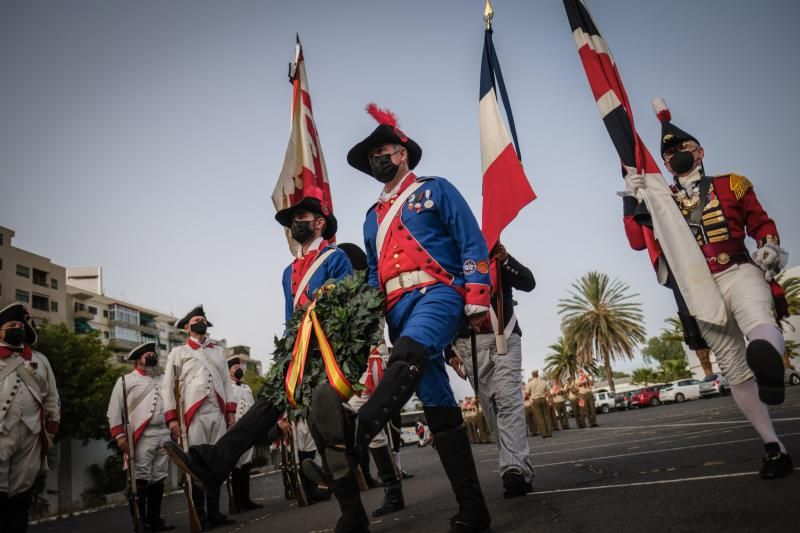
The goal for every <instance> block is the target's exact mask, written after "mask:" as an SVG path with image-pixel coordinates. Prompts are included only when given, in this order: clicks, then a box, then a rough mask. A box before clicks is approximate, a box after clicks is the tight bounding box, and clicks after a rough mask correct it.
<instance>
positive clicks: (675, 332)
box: [661, 315, 714, 376]
mask: <svg viewBox="0 0 800 533" xmlns="http://www.w3.org/2000/svg"><path fill="white" fill-rule="evenodd" d="M664 322H666V323H667V329H664V330H663V332H662V334H661V335H662V337H663V338H664V340H672V341H678V342H681V343H683V342H684V338H683V324H682V323H681V319H680V318H678V316H677V315H675V316H671V317H669V318H668V319H666V320H665V321H664ZM694 353H695V355H697V359H698V360H699V361H700V366H701V367H702V368H703V374H705V375H706V376H707V375H709V374H713V373H714V369H713V368H712V367H711V350H709V349H708V348H702V349H700V350H695V351H694Z"/></svg>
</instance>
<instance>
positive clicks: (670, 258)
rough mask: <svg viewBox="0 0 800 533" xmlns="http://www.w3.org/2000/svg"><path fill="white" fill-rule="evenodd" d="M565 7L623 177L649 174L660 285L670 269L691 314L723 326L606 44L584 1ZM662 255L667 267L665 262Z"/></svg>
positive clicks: (713, 289) (718, 301) (651, 241)
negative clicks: (664, 262) (640, 136)
mask: <svg viewBox="0 0 800 533" xmlns="http://www.w3.org/2000/svg"><path fill="white" fill-rule="evenodd" d="M564 8H565V9H566V11H567V19H568V20H569V25H570V29H571V30H572V37H573V38H574V39H575V45H576V46H577V47H578V55H579V56H580V58H581V63H583V68H584V70H585V71H586V77H587V78H588V79H589V86H590V87H591V90H592V94H593V96H594V99H595V101H596V102H597V106H598V107H599V108H600V115H601V116H602V117H603V123H604V124H605V126H606V129H607V130H608V134H609V135H610V136H611V141H612V142H613V143H614V148H616V150H617V154H618V155H619V158H620V161H621V163H622V173H623V176H625V175H628V174H630V173H637V174H644V176H645V180H646V184H647V186H646V188H645V189H643V190H642V189H640V190H639V198H640V200H642V201H644V203H645V204H646V206H647V209H648V211H649V213H650V217H651V219H652V223H653V224H652V225H653V228H652V230H651V229H650V228H647V227H645V228H644V231H645V237H646V240H647V245H648V251H649V252H650V259H651V261H652V262H653V266H654V267H655V268H656V271H657V272H658V273H659V281H661V282H662V283H664V282H665V281H666V275H665V272H666V268H667V265H668V266H669V267H671V269H672V273H673V275H674V277H675V281H676V283H677V284H678V288H679V290H680V292H681V295H682V296H683V298H684V299H685V300H686V305H687V307H688V308H689V312H690V313H691V314H692V316H694V317H695V318H697V319H698V320H702V321H705V322H709V323H711V324H720V325H721V324H724V323H725V321H726V318H725V306H724V304H723V302H722V295H721V294H720V292H719V288H718V287H717V284H716V283H715V282H714V279H713V278H712V277H711V274H710V272H709V270H708V266H707V264H706V261H705V258H704V257H703V254H702V253H701V251H700V248H699V247H698V246H697V243H696V241H695V238H694V236H693V235H692V232H691V230H690V229H689V226H688V224H686V221H685V220H684V219H683V215H681V213H680V211H679V210H678V207H677V205H676V204H675V202H674V201H673V199H672V193H671V191H670V189H669V187H667V184H666V182H665V181H664V178H663V176H662V175H661V172H660V171H659V169H658V165H657V164H656V162H655V160H654V159H653V156H651V155H650V152H649V151H648V150H647V148H646V147H645V145H644V143H643V142H642V140H641V139H640V138H639V134H638V133H636V127H635V125H634V122H633V111H632V109H631V105H630V102H629V101H628V95H627V93H626V92H625V87H624V86H623V85H622V80H621V79H620V76H619V72H618V71H617V65H616V63H615V62H614V57H613V56H612V55H611V50H610V49H609V47H608V43H606V41H605V39H603V37H602V36H601V35H600V30H598V29H597V25H595V23H594V20H593V19H592V16H591V14H590V13H589V10H588V9H587V7H586V5H585V3H584V2H583V0H564ZM662 254H663V259H664V260H665V261H666V264H662V263H661V260H662Z"/></svg>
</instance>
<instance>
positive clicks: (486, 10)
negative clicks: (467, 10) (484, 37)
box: [483, 0, 494, 30]
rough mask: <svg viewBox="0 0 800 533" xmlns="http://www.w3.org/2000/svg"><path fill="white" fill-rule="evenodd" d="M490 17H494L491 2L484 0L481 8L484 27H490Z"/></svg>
mask: <svg viewBox="0 0 800 533" xmlns="http://www.w3.org/2000/svg"><path fill="white" fill-rule="evenodd" d="M492 17H494V11H493V10H492V3H491V2H490V1H489V0H486V7H485V8H484V9H483V20H485V21H486V29H487V30H491V29H492Z"/></svg>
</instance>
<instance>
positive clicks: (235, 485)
mask: <svg viewBox="0 0 800 533" xmlns="http://www.w3.org/2000/svg"><path fill="white" fill-rule="evenodd" d="M241 478H242V470H241V469H240V468H234V469H233V470H231V475H230V478H228V481H227V482H226V483H229V484H230V489H229V490H230V494H229V495H228V514H237V513H241V512H242V511H244V507H243V505H242V503H243V500H242V494H241V486H242V484H241Z"/></svg>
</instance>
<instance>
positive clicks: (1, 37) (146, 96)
mask: <svg viewBox="0 0 800 533" xmlns="http://www.w3.org/2000/svg"><path fill="white" fill-rule="evenodd" d="M493 4H494V8H495V19H494V42H495V46H496V48H497V53H498V55H499V58H500V62H501V65H502V68H503V74H504V77H505V81H506V84H507V86H508V91H509V96H510V99H511V105H512V109H513V111H514V117H515V121H516V126H517V132H518V136H519V141H520V145H521V151H522V156H523V163H524V165H525V168H526V171H527V174H528V177H529V179H530V180H531V183H532V184H533V187H534V190H535V191H536V193H537V195H538V197H539V198H538V199H537V200H536V201H535V202H533V203H532V204H531V205H529V206H528V207H526V208H525V209H524V210H523V212H522V213H521V214H520V216H519V217H518V218H517V220H515V221H514V222H513V223H512V225H511V226H510V227H509V228H508V229H507V230H506V231H505V232H504V233H503V236H502V240H503V242H504V243H505V244H506V246H507V248H508V250H509V251H510V252H511V254H512V255H514V256H515V257H516V258H518V259H519V260H520V261H521V262H522V263H524V264H525V265H527V266H528V267H530V268H531V270H532V271H533V273H534V275H535V277H536V280H537V287H536V289H535V290H534V291H533V292H532V293H530V294H526V293H520V294H517V296H516V300H517V301H518V303H519V305H518V307H517V315H518V317H519V321H520V324H521V326H522V329H523V332H524V334H523V368H524V369H525V370H526V372H530V370H531V369H533V368H541V367H542V365H543V361H544V358H545V356H546V355H547V354H548V346H549V345H550V344H552V343H553V342H554V341H555V340H556V339H557V337H558V336H559V333H560V324H559V318H558V314H557V304H558V300H559V299H560V298H564V297H566V296H567V295H568V290H569V289H570V285H571V283H573V282H574V281H575V280H577V279H578V278H579V277H580V276H582V275H583V274H585V273H586V272H588V271H591V270H599V271H603V272H606V273H608V274H609V275H610V276H611V277H613V278H619V279H621V280H623V281H624V282H625V283H627V284H628V285H629V286H630V289H631V292H632V293H635V294H636V295H637V296H636V298H637V300H638V301H640V302H641V304H642V306H643V309H644V313H645V326H646V328H647V332H648V335H651V336H652V335H657V334H658V333H659V331H660V330H661V329H662V327H663V326H664V320H665V319H666V318H667V317H669V316H671V315H673V314H674V312H675V303H674V300H673V299H672V297H671V294H670V293H669V291H667V290H666V289H664V288H662V287H660V286H659V285H658V284H657V283H656V280H655V276H654V273H653V271H652V269H651V268H650V266H649V265H648V260H647V257H646V256H645V255H644V254H643V253H639V252H635V251H633V250H631V249H630V248H629V247H628V244H627V241H626V239H625V236H624V233H623V228H622V205H621V201H620V199H619V198H618V197H617V195H616V191H618V190H621V189H622V187H623V182H622V180H621V179H620V171H619V161H618V159H617V156H616V153H615V151H614V149H613V146H612V144H611V142H610V140H609V138H608V135H607V133H606V131H605V128H604V127H603V124H602V121H601V119H600V116H599V113H598V110H597V107H596V105H595V103H594V101H593V99H592V97H591V93H590V92H589V87H588V83H587V81H586V77H585V74H584V72H583V69H582V67H581V65H580V62H579V60H578V55H577V52H576V49H575V44H574V41H573V39H572V36H571V33H570V31H569V25H568V23H567V19H566V15H565V13H564V8H563V5H562V2H561V1H559V0H548V1H537V2H530V1H524V0H520V1H504V0H497V1H495V2H494V3H493ZM588 5H589V8H590V9H591V11H592V14H593V16H594V18H595V21H596V22H597V24H598V26H599V27H600V28H601V31H602V32H603V34H604V36H605V38H606V40H607V41H608V43H609V45H610V47H611V50H612V52H613V54H614V56H615V59H616V61H617V64H618V67H619V70H620V73H621V76H622V79H623V82H624V83H625V86H626V89H627V91H628V95H629V98H630V100H631V103H632V107H633V110H634V115H635V120H636V124H637V129H638V131H639V133H640V135H641V136H642V138H643V139H644V140H645V142H646V144H647V145H648V147H649V148H650V149H651V151H653V150H655V152H657V151H658V138H659V132H660V126H659V124H658V122H657V120H656V118H655V116H654V115H653V113H652V110H651V108H650V101H651V99H652V98H653V97H654V96H663V97H665V98H666V100H667V102H668V103H669V104H670V107H671V109H672V116H673V121H674V123H675V124H676V125H678V126H679V127H681V128H682V129H684V130H686V131H688V132H690V133H692V134H693V135H694V136H695V137H697V138H698V139H699V140H700V141H701V143H702V144H703V146H704V148H705V153H706V158H705V166H706V169H707V170H708V172H710V173H712V174H721V173H727V172H737V173H739V174H744V175H746V176H748V177H749V178H750V180H751V181H752V182H753V183H754V186H755V190H756V192H757V193H758V195H759V197H760V199H761V201H762V203H763V205H764V206H765V207H766V209H767V211H768V212H769V214H770V215H771V216H772V217H773V218H774V219H775V220H776V222H777V223H778V227H779V230H780V231H781V233H782V241H783V245H784V247H785V248H786V249H787V250H789V251H790V253H793V254H794V255H793V256H790V265H796V264H798V260H797V257H798V254H800V235H799V234H798V232H797V231H796V230H797V229H798V228H799V227H800V216H799V215H798V210H797V199H798V198H800V180H798V179H797V177H796V176H795V174H794V172H795V170H794V166H795V164H796V163H795V162H794V157H795V156H796V154H797V152H798V149H800V143H799V142H798V140H800V139H799V136H798V133H797V126H798V124H800V110H799V109H798V104H797V96H796V94H797V87H798V86H799V85H800V84H799V83H798V82H799V81H800V80H798V77H800V56H798V54H797V53H796V42H795V41H794V40H793V37H794V35H795V34H796V24H795V21H796V20H798V18H800V3H798V2H794V1H791V0H766V1H764V2H751V1H749V0H707V1H704V2H696V1H693V0H673V1H670V2H664V1H663V0H662V1H655V0H602V1H601V0H594V1H590V2H588ZM483 7H484V0H469V1H467V0H441V1H437V2H430V1H422V0H406V1H404V2H375V1H367V0H363V1H362V0H354V1H337V2H327V1H322V0H320V1H304V0H293V1H291V2H285V1H281V2H278V1H275V2H267V1H239V0H231V1H228V2H218V1H207V0H171V1H170V2H163V1H155V0H143V1H139V2H127V1H122V0H79V1H78V0H76V1H72V2H56V1H41V0H4V1H3V2H2V3H0V72H1V73H2V83H0V187H2V188H1V189H0V191H2V192H0V225H4V226H7V227H10V228H12V229H14V230H15V231H16V237H15V245H16V246H18V247H21V248H24V249H27V250H30V251H33V252H36V253H39V254H41V255H45V256H47V257H50V258H51V259H52V260H53V261H54V262H56V263H58V264H61V265H65V266H95V265H100V266H102V267H103V272H104V281H105V292H106V294H108V295H109V296H113V297H117V298H123V299H126V300H128V301H131V302H134V303H136V304H139V305H142V306H145V307H149V308H152V309H156V310H160V311H164V312H169V313H173V314H174V315H177V316H181V315H183V314H184V313H185V312H187V311H188V310H189V309H191V308H192V307H193V306H194V305H196V304H198V303H203V304H204V305H205V308H206V311H207V313H208V316H209V318H210V320H211V321H212V322H213V323H214V325H215V327H214V328H213V330H212V333H213V334H214V336H215V337H218V338H219V337H224V338H226V339H228V341H229V342H230V343H232V344H246V345H250V346H252V348H253V355H254V356H255V357H257V358H259V359H261V360H262V361H264V362H265V363H267V364H268V362H269V360H270V358H271V356H270V352H271V348H272V345H273V336H274V335H275V334H278V333H280V332H281V331H282V330H283V324H282V320H283V296H282V293H281V287H280V276H281V272H282V270H283V269H284V268H285V266H286V265H287V264H288V263H289V261H290V260H291V257H290V256H289V253H288V249H287V247H286V242H285V239H284V235H283V231H282V229H281V228H280V227H279V225H278V224H277V223H276V222H275V221H274V219H273V216H274V208H273V206H272V203H271V201H270V195H271V193H272V189H273V187H274V185H275V182H276V180H277V177H278V174H279V172H280V170H281V167H282V163H283V157H284V153H285V150H286V144H287V140H288V134H289V129H288V126H289V107H290V100H291V85H290V84H289V81H288V78H287V71H288V63H289V61H290V60H291V59H292V58H293V55H294V42H295V33H299V35H300V38H301V40H302V42H303V48H304V53H305V58H306V65H307V69H308V71H307V72H308V78H309V84H310V89H311V98H312V101H313V105H314V113H315V119H316V124H317V128H318V131H319V134H320V138H321V142H322V149H323V153H324V155H325V159H326V162H327V167H328V174H329V179H330V182H331V189H332V195H333V203H334V212H335V213H336V215H337V217H338V220H339V232H338V240H339V242H357V243H361V242H362V235H361V225H362V222H363V217H364V214H365V212H366V210H367V209H368V208H369V206H370V205H371V204H372V203H373V202H374V201H375V199H376V198H377V195H378V193H379V189H380V185H379V184H378V183H377V182H376V181H374V180H372V179H371V178H369V177H368V176H366V175H363V174H360V173H359V172H358V171H356V170H354V169H352V168H350V167H349V166H348V165H347V162H346V159H345V157H346V153H347V151H348V150H349V148H350V147H351V146H352V145H354V144H355V143H356V142H358V141H359V140H361V139H362V138H363V137H365V136H366V135H367V134H368V133H369V132H370V131H372V129H373V128H374V125H375V123H374V122H373V121H372V119H371V118H369V117H368V116H367V115H366V113H365V112H364V107H365V105H366V104H367V103H369V102H371V101H375V102H377V103H378V104H379V105H381V106H386V107H389V108H390V109H392V110H393V111H395V113H396V114H397V115H398V117H399V119H400V125H401V127H402V128H403V130H404V131H405V132H406V133H407V134H408V135H409V136H410V137H412V138H413V139H414V140H416V141H417V142H418V143H419V144H420V145H421V146H422V148H423V157H422V161H421V163H420V165H419V167H418V168H417V173H418V174H420V175H425V174H432V175H438V176H444V177H446V178H448V179H449V180H451V181H452V182H453V183H454V184H456V186H457V187H458V188H459V189H460V190H461V192H462V193H463V194H464V196H465V197H466V199H467V200H468V201H469V203H470V205H471V206H472V208H473V210H474V211H475V213H476V215H478V219H479V220H480V216H479V215H480V209H481V197H480V194H481V192H480V191H481V189H480V187H481V162H480V152H479V132H478V89H479V86H478V82H479V74H480V60H481V52H482V46H483V30H484V24H483V18H482V17H483ZM750 246H751V248H752V246H753V244H752V241H751V242H750ZM641 365H642V363H641V361H640V360H635V361H633V362H625V363H620V364H619V365H618V366H619V368H621V369H628V370H630V369H632V368H635V367H638V366H641ZM457 379H458V378H454V380H457ZM454 385H455V388H456V395H457V396H461V395H463V394H466V393H468V389H467V388H466V386H464V384H463V382H462V383H455V384H454Z"/></svg>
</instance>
